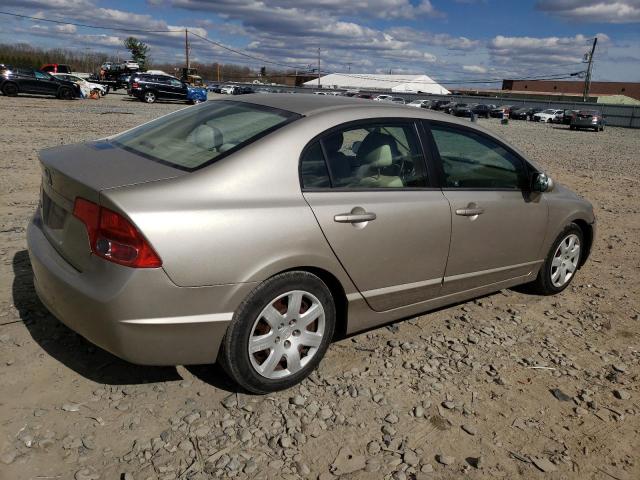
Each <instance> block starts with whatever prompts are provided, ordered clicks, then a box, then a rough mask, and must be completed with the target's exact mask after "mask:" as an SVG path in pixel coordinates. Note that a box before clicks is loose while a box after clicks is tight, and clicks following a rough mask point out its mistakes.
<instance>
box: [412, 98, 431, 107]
mask: <svg viewBox="0 0 640 480" xmlns="http://www.w3.org/2000/svg"><path fill="white" fill-rule="evenodd" d="M407 106H409V107H416V108H429V107H430V106H431V101H430V100H414V101H412V102H409V103H407Z"/></svg>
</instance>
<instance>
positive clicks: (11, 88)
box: [2, 83, 18, 97]
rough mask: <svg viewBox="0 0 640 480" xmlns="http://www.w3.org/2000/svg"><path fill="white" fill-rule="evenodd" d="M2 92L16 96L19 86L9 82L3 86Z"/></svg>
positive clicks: (8, 95) (9, 95)
mask: <svg viewBox="0 0 640 480" xmlns="http://www.w3.org/2000/svg"><path fill="white" fill-rule="evenodd" d="M2 93H4V94H5V95H6V96H7V97H15V96H16V95H18V86H17V85H16V84H15V83H7V84H6V85H5V86H4V87H2Z"/></svg>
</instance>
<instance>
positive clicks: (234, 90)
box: [220, 85, 240, 95]
mask: <svg viewBox="0 0 640 480" xmlns="http://www.w3.org/2000/svg"><path fill="white" fill-rule="evenodd" d="M239 91H240V87H238V86H237V85H224V86H223V87H222V88H220V93H224V94H226V95H237V94H238V92H239Z"/></svg>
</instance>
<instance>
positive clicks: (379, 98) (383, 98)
mask: <svg viewBox="0 0 640 480" xmlns="http://www.w3.org/2000/svg"><path fill="white" fill-rule="evenodd" d="M347 93H348V92H347ZM392 98H393V95H378V96H376V97H374V98H373V99H374V100H375V101H376V102H390V101H391V99H392Z"/></svg>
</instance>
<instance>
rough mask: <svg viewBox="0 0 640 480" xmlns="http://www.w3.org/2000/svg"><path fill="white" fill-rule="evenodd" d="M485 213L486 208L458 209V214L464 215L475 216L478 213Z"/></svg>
mask: <svg viewBox="0 0 640 480" xmlns="http://www.w3.org/2000/svg"><path fill="white" fill-rule="evenodd" d="M483 213H484V208H480V207H476V208H458V209H457V210H456V215H460V216H462V217H475V216H476V215H482V214H483Z"/></svg>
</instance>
